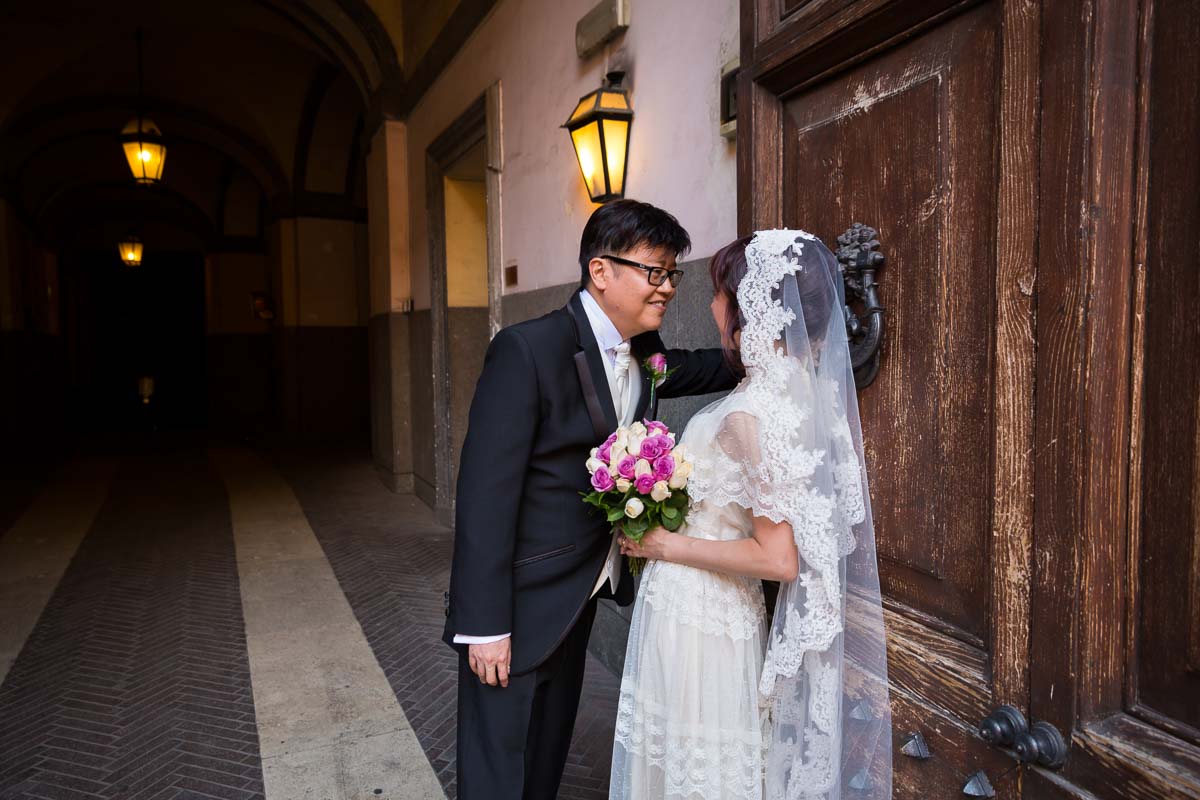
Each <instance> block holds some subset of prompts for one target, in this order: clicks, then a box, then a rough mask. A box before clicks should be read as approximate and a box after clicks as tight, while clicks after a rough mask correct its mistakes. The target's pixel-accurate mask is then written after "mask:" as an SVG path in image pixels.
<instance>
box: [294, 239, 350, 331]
mask: <svg viewBox="0 0 1200 800" xmlns="http://www.w3.org/2000/svg"><path fill="white" fill-rule="evenodd" d="M355 227H356V223H354V222H352V221H347V220H337V219H316V218H302V219H298V220H296V281H297V287H296V292H297V303H298V310H299V314H298V324H300V325H302V326H305V327H312V326H354V325H365V324H366V317H367V309H365V308H363V309H360V308H359V280H360V275H359V273H360V271H361V270H360V269H359V261H360V256H361V260H362V261H363V263H364V265H365V261H366V253H362V252H360V249H361V248H360V247H359V243H358V236H357V232H356V230H355Z"/></svg>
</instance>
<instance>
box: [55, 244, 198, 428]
mask: <svg viewBox="0 0 1200 800" xmlns="http://www.w3.org/2000/svg"><path fill="white" fill-rule="evenodd" d="M147 250H148V252H147V253H146V256H145V258H144V260H143V261H142V263H141V264H140V265H139V266H136V267H130V266H126V265H125V264H123V263H122V262H121V261H120V260H119V259H118V258H117V257H116V255H115V254H113V255H111V256H110V255H108V254H106V253H102V252H95V251H92V252H84V253H77V254H73V255H69V256H64V258H63V279H64V280H63V284H64V285H63V306H64V307H63V311H64V313H63V332H64V333H65V334H66V337H67V341H68V343H69V344H68V347H69V355H68V365H69V366H68V369H69V381H68V390H67V392H68V403H67V407H68V410H69V413H70V416H71V421H72V423H73V425H74V426H75V427H78V428H81V429H83V430H90V431H126V430H150V429H154V430H183V429H196V428H203V427H204V426H205V423H206V414H205V404H206V397H207V394H206V374H205V359H204V356H205V352H204V348H205V340H204V305H205V304H204V261H203V258H202V256H201V255H200V254H198V253H188V252H158V253H155V252H149V249H147ZM147 378H148V379H150V381H152V385H149V384H147V383H146V381H145V380H144V379H147ZM147 390H150V391H149V395H148V396H147V397H143V395H144V394H146V393H147Z"/></svg>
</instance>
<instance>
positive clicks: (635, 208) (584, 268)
mask: <svg viewBox="0 0 1200 800" xmlns="http://www.w3.org/2000/svg"><path fill="white" fill-rule="evenodd" d="M643 244H644V245H649V246H650V247H654V248H659V247H665V248H667V249H668V250H670V251H671V252H673V253H675V255H676V256H679V255H682V254H683V253H686V252H687V251H688V250H690V249H691V247H692V240H691V237H689V236H688V232H687V231H685V230H684V229H683V226H682V225H680V224H679V220H677V219H675V217H673V216H671V215H670V214H668V213H667V212H666V211H663V210H662V209H661V208H656V207H655V206H652V205H650V204H649V203H642V202H639V201H637V200H628V199H626V200H613V201H611V202H608V203H605V204H604V205H602V206H600V207H599V208H597V209H596V210H595V211H593V212H592V216H591V218H590V219H588V221H587V225H584V226H583V236H581V237H580V239H579V270H580V282H579V285H580V288H586V287H587V285H588V281H590V280H591V276H590V275H589V274H588V263H589V262H590V261H591V260H592V259H593V258H595V257H596V256H603V255H619V254H621V253H624V252H626V251H627V250H632V249H633V248H635V247H637V246H638V245H643Z"/></svg>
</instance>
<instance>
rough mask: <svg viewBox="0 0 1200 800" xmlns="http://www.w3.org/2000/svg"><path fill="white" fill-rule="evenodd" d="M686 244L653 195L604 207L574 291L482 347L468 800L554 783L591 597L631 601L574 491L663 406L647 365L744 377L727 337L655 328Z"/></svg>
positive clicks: (464, 552)
mask: <svg viewBox="0 0 1200 800" xmlns="http://www.w3.org/2000/svg"><path fill="white" fill-rule="evenodd" d="M690 246H691V240H690V239H689V238H688V234H687V231H685V230H684V229H683V228H682V227H681V226H680V224H679V222H678V221H677V220H676V219H675V218H674V217H673V216H671V215H670V214H668V213H667V212H665V211H663V210H661V209H659V208H655V207H654V206H652V205H649V204H648V203H639V202H637V201H635V200H617V201H615V202H611V203H608V204H607V205H603V206H601V207H600V208H598V209H596V211H595V212H594V213H593V214H592V216H591V218H590V219H589V220H588V222H587V225H586V226H585V227H584V229H583V236H582V239H581V241H580V246H579V265H580V268H581V271H582V280H581V284H582V286H581V291H580V292H579V293H577V294H576V295H574V296H573V297H572V298H571V300H570V302H569V303H568V304H567V306H566V307H565V308H562V309H559V310H558V311H554V312H551V313H549V314H547V315H546V316H544V317H541V318H539V319H535V320H531V321H528V322H523V323H520V324H518V325H513V326H511V327H508V328H505V329H504V330H502V331H500V332H499V333H498V334H496V338H495V339H494V340H493V341H492V343H491V346H490V347H489V348H488V353H487V359H486V361H485V362H484V366H483V373H482V374H481V375H480V378H479V383H478V385H477V386H476V388H475V399H474V400H473V401H472V403H471V416H470V422H469V426H468V430H467V438H466V442H465V443H464V444H463V451H462V461H461V464H460V468H459V478H458V513H457V520H456V524H455V539H454V562H453V566H452V571H451V575H450V591H449V594H448V606H447V610H446V616H447V620H446V630H445V633H444V635H443V638H444V639H445V641H446V642H447V643H448V644H451V645H452V646H454V647H455V649H456V650H458V652H459V656H460V657H459V670H458V755H457V759H458V796H459V798H460V800H477V799H479V798H496V799H497V800H500V799H501V798H512V799H513V800H517V798H526V799H527V800H550V799H551V798H553V797H555V796H556V794H557V793H558V784H559V780H560V779H561V777H562V772H563V765H564V764H565V763H566V759H567V751H568V748H569V746H570V742H571V731H572V728H573V727H574V724H575V713H576V711H577V709H578V706H579V692H580V689H581V688H582V686H583V671H584V661H585V656H586V654H587V642H588V636H589V634H590V633H591V627H592V619H593V617H594V616H595V612H596V600H597V599H598V598H612V599H615V600H616V601H617V602H618V603H620V604H621V605H628V604H629V603H630V602H631V601H632V600H633V581H632V579H631V578H630V577H629V576H628V575H627V574H626V572H627V570H626V569H625V567H624V564H623V562H622V560H621V557H620V554H619V551H618V549H617V546H616V543H615V542H614V539H613V536H612V534H611V532H610V526H609V525H608V524H607V523H606V522H605V521H604V518H603V517H602V516H595V515H593V514H590V513H589V509H590V507H589V506H586V505H584V503H583V501H582V499H581V497H580V492H581V491H586V490H588V489H589V488H590V487H589V480H588V479H589V476H588V472H587V469H586V468H585V466H584V465H585V462H586V461H587V458H588V454H589V452H590V450H591V449H592V448H593V447H596V446H597V445H599V444H600V443H601V442H602V441H603V440H604V439H605V438H606V437H607V436H608V435H609V434H610V433H611V432H612V431H613V430H615V429H616V428H617V426H618V425H628V424H630V423H631V422H633V421H634V420H640V419H642V418H643V417H653V416H654V415H655V411H656V409H653V408H650V407H649V400H650V384H649V378H648V375H647V373H646V371H645V370H644V369H643V368H642V362H643V361H644V360H645V359H646V358H647V357H649V356H650V355H652V354H653V353H657V352H663V353H665V354H666V357H667V364H668V368H669V369H671V370H674V372H673V373H672V375H671V377H670V378H668V379H667V381H666V383H664V384H663V385H662V386H661V387H660V388H659V389H658V390H657V396H659V397H681V396H685V395H693V394H707V393H709V392H716V391H720V390H723V389H729V388H732V387H733V385H734V384H735V383H736V378H735V377H734V376H733V374H732V373H731V372H730V371H729V369H728V368H727V367H726V365H725V361H724V358H723V355H722V352H721V350H719V349H715V350H700V351H695V352H690V351H686V350H667V349H666V348H665V347H664V346H663V343H662V340H661V339H660V338H659V336H658V333H657V331H658V328H659V326H660V325H662V320H663V315H664V314H665V313H666V310H667V306H668V304H669V303H670V302H671V300H672V299H673V298H674V296H675V286H676V284H677V283H678V281H679V279H680V278H682V277H683V273H682V272H681V271H679V270H677V269H676V266H675V259H676V257H677V256H678V255H680V254H682V253H685V252H686V251H687V250H688V249H689V248H690Z"/></svg>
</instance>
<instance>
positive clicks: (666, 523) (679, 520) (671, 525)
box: [662, 517, 683, 533]
mask: <svg viewBox="0 0 1200 800" xmlns="http://www.w3.org/2000/svg"><path fill="white" fill-rule="evenodd" d="M662 526H663V527H664V528H666V529H667V530H669V531H671V532H672V533H674V532H675V531H677V530H679V529H680V528H681V527H683V517H675V518H674V519H668V518H666V517H664V518H663V522H662Z"/></svg>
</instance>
